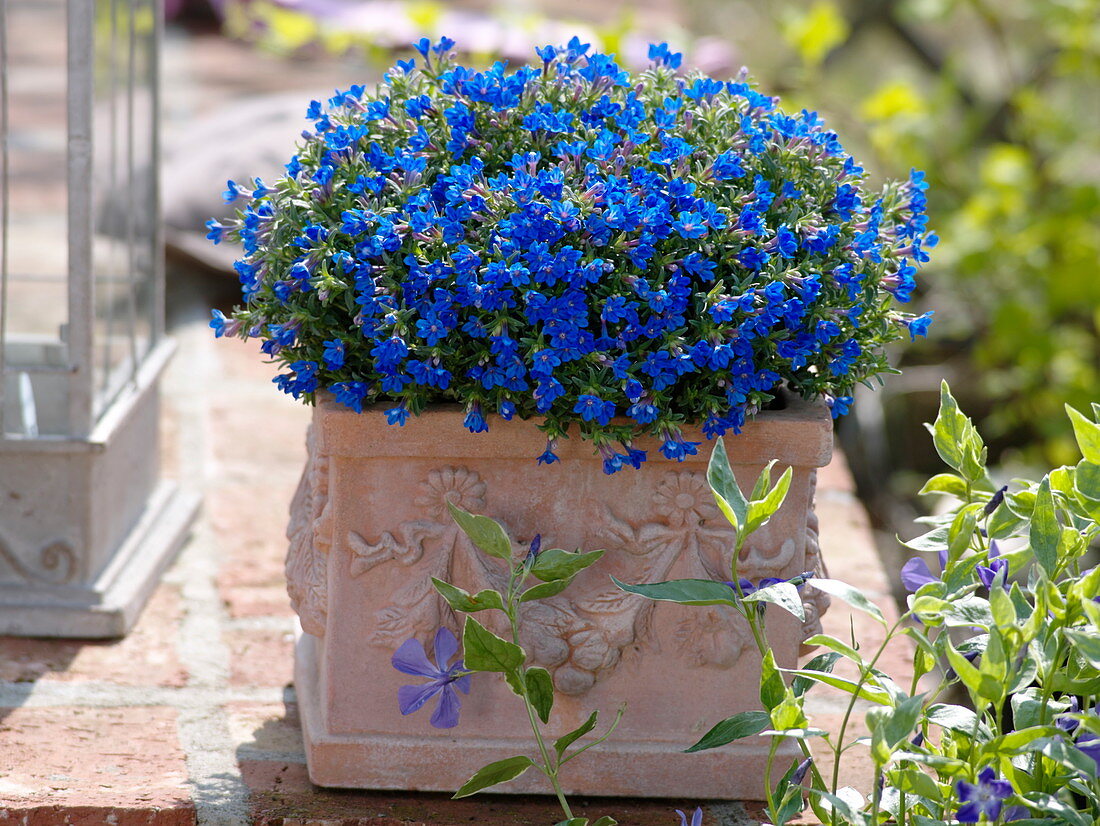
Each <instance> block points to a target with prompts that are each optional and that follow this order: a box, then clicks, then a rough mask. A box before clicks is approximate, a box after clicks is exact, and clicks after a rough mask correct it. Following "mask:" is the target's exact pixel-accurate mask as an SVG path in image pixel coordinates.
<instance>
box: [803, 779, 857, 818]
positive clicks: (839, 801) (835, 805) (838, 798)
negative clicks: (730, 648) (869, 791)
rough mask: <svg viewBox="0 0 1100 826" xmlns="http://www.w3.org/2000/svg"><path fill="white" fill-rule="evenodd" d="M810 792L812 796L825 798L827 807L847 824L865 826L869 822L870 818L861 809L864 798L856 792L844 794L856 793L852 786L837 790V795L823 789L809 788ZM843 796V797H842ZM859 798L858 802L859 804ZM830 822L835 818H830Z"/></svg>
mask: <svg viewBox="0 0 1100 826" xmlns="http://www.w3.org/2000/svg"><path fill="white" fill-rule="evenodd" d="M806 791H808V792H809V793H810V794H811V795H816V796H818V797H820V798H823V799H824V801H825V802H826V804H827V806H828V807H830V808H831V810H832V811H835V812H836V814H838V815H840V816H841V817H843V818H844V819H845V821H846V822H848V823H851V824H864V823H867V822H868V816H867V815H866V814H864V813H863V812H862V811H861V809H862V808H863V796H862V795H860V794H859V793H858V792H856V793H855V794H853V795H850V796H849V795H847V794H843V793H844V792H852V791H855V790H854V789H852V788H851V787H850V786H845V787H844V788H842V789H837V793H836V794H835V795H834V794H830V793H829V792H827V791H824V790H823V789H815V788H812V787H811V788H809V789H807V790H806ZM842 794H843V796H842ZM857 798H858V801H859V802H857ZM828 822H830V823H832V822H833V818H832V817H830V818H829V820H828Z"/></svg>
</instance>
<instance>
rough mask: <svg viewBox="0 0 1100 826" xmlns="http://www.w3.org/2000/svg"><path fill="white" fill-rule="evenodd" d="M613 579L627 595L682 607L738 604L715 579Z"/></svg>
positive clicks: (730, 592) (727, 589)
mask: <svg viewBox="0 0 1100 826" xmlns="http://www.w3.org/2000/svg"><path fill="white" fill-rule="evenodd" d="M611 579H612V581H613V582H614V583H615V584H616V585H618V586H619V587H620V588H621V589H622V590H624V591H626V592H627V593H630V594H638V595H640V596H643V597H646V598H648V599H656V600H661V601H663V602H678V603H680V604H681V605H736V604H737V594H736V593H735V592H734V590H733V589H732V588H730V586H728V585H726V584H725V583H724V582H715V581H714V580H713V579H670V580H668V581H667V582H652V583H646V584H641V585H627V584H626V583H625V582H619V580H617V579H615V577H611ZM814 581H815V582H816V580H814Z"/></svg>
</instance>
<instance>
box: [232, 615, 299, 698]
mask: <svg viewBox="0 0 1100 826" xmlns="http://www.w3.org/2000/svg"><path fill="white" fill-rule="evenodd" d="M224 637H225V641H226V644H227V645H228V646H229V651H230V658H231V659H230V674H229V682H230V684H231V685H239V686H250V687H251V686H285V685H288V684H289V683H291V682H293V680H294V635H293V634H292V633H291V632H289V631H285V632H284V631H256V630H252V629H248V630H235V631H227V632H225V634H224Z"/></svg>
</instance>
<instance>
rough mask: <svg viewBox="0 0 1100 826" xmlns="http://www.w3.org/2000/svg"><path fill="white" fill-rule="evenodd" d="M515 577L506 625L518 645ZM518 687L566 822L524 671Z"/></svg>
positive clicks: (569, 813) (566, 804)
mask: <svg viewBox="0 0 1100 826" xmlns="http://www.w3.org/2000/svg"><path fill="white" fill-rule="evenodd" d="M514 581H515V576H514V572H513V585H510V586H509V589H508V592H509V593H508V610H507V611H506V613H507V614H508V624H509V625H510V626H511V628H512V642H513V643H515V644H516V645H519V644H520V642H519V617H518V616H517V606H516V602H515V598H516V593H515V586H514ZM520 685H521V686H522V688H523V695H522V699H523V705H524V707H526V709H527V719H528V720H530V721H531V731H532V733H534V735H535V742H536V743H537V744H538V748H539V755H540V756H541V757H542V766H543V768H542V773H543V774H545V775H546V779H547V780H549V781H550V785H551V786H553V788H554V794H555V795H557V798H558V803H559V804H560V805H561V810H562V812H563V813H564V814H565V819H566V820H572V819H573V811H572V810H571V809H570V808H569V801H568V800H566V799H565V792H564V791H562V788H561V783H560V782H558V768H559V767H558V765H557V764H556V763H554V762H552V761H551V760H550V752H549V750H548V749H547V748H546V741H545V740H543V739H542V731H541V730H540V729H539V721H538V719H537V718H536V717H535V707H534V706H533V705H532V704H531V698H530V697H529V696H528V694H527V673H526V669H520Z"/></svg>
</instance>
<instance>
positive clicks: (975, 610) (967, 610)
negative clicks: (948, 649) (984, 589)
mask: <svg viewBox="0 0 1100 826" xmlns="http://www.w3.org/2000/svg"><path fill="white" fill-rule="evenodd" d="M943 619H944V622H945V623H946V624H947V625H949V626H951V627H952V628H965V627H966V626H969V625H978V626H981V627H982V628H989V627H990V626H991V625H992V624H993V613H992V611H991V610H990V608H989V601H988V600H984V599H982V598H981V597H976V596H974V595H973V594H969V595H968V596H965V597H962V598H961V599H954V600H947V606H946V608H945V609H944V611H943Z"/></svg>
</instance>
